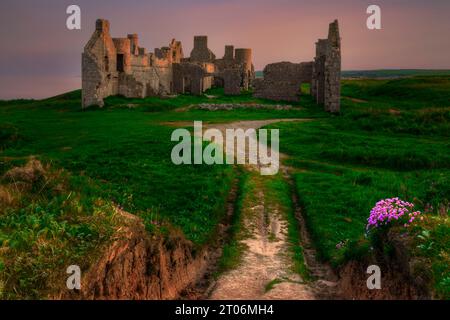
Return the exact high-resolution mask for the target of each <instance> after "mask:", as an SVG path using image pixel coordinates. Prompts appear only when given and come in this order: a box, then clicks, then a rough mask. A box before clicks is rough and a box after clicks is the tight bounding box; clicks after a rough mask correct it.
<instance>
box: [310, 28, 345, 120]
mask: <svg viewBox="0 0 450 320" xmlns="http://www.w3.org/2000/svg"><path fill="white" fill-rule="evenodd" d="M311 94H312V95H313V96H314V97H315V99H316V102H317V103H319V104H323V105H324V108H325V110H326V111H329V112H333V113H335V112H339V111H340V106H341V103H340V101H341V38H340V34H339V23H338V21H337V20H335V21H334V22H333V23H331V24H330V26H329V30H328V38H327V39H319V41H318V42H317V43H316V57H315V58H314V64H313V78H312V82H311Z"/></svg>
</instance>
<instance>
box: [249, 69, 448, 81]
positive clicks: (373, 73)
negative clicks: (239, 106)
mask: <svg viewBox="0 0 450 320" xmlns="http://www.w3.org/2000/svg"><path fill="white" fill-rule="evenodd" d="M445 75H450V70H425V69H398V70H395V69H386V70H382V69H381V70H344V71H342V77H343V78H344V79H349V78H367V79H383V78H400V77H414V76H445ZM256 77H258V78H261V77H263V72H262V71H256Z"/></svg>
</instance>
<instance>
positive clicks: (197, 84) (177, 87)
mask: <svg viewBox="0 0 450 320" xmlns="http://www.w3.org/2000/svg"><path fill="white" fill-rule="evenodd" d="M208 68H211V66H205V65H203V64H200V63H195V62H184V63H176V64H174V65H173V90H174V92H175V93H182V94H183V93H191V94H196V95H199V94H202V93H203V92H204V91H205V90H207V89H209V88H211V86H212V83H213V77H212V76H210V75H208V74H207V73H206V72H205V69H208Z"/></svg>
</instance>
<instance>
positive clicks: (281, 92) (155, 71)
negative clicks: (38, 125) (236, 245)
mask: <svg viewBox="0 0 450 320" xmlns="http://www.w3.org/2000/svg"><path fill="white" fill-rule="evenodd" d="M340 40H341V39H340V35H339V26H338V22H337V20H336V21H334V22H333V23H331V24H330V27H329V33H328V38H327V39H320V40H319V41H318V42H317V43H316V57H315V58H314V61H311V62H302V63H291V62H279V63H273V64H269V65H267V66H266V67H265V68H264V71H263V75H264V77H263V78H261V79H256V78H255V68H254V66H253V63H252V50H251V49H247V48H236V49H235V48H234V47H233V46H232V45H226V46H225V54H224V56H223V57H222V58H220V59H218V58H216V55H215V54H214V53H213V52H212V51H211V50H210V49H209V48H208V38H207V36H195V37H194V47H193V49H192V51H191V53H190V57H188V58H185V57H184V53H183V48H182V45H181V42H180V41H176V40H175V39H173V40H172V41H171V42H170V44H169V45H168V46H167V47H162V48H155V49H154V52H147V50H146V49H144V48H142V47H140V46H139V39H138V36H137V35H136V34H129V35H128V36H127V37H126V38H112V37H111V35H110V25H109V22H108V21H107V20H103V19H99V20H97V21H96V26H95V31H94V33H93V35H92V36H91V38H90V40H89V41H88V43H87V44H86V46H85V48H84V52H83V54H82V106H83V108H85V107H88V106H91V105H98V106H100V107H102V106H103V105H104V101H103V99H104V98H106V97H108V96H112V95H123V96H125V97H129V98H145V97H149V96H165V95H171V94H184V93H190V94H195V95H200V94H203V93H204V92H205V91H206V90H208V89H210V88H211V87H213V86H215V87H223V88H224V93H225V94H226V95H239V94H240V93H241V91H242V90H248V89H252V90H253V95H254V96H255V97H259V98H266V99H271V100H283V101H298V100H299V95H300V90H299V89H300V86H301V84H302V83H309V84H310V85H311V95H312V96H313V97H314V98H315V100H316V102H317V103H318V104H323V105H324V107H325V110H326V111H329V112H339V109H340V80H341V75H340V74H341V50H340V45H341V44H340V42H341V41H340Z"/></svg>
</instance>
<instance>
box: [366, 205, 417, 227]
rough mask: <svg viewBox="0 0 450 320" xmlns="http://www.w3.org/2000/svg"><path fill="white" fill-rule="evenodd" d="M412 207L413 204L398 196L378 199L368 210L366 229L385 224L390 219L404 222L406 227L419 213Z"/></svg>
mask: <svg viewBox="0 0 450 320" xmlns="http://www.w3.org/2000/svg"><path fill="white" fill-rule="evenodd" d="M413 208H414V204H412V203H410V202H406V201H403V200H401V199H399V198H391V199H385V200H381V201H378V202H377V204H376V205H375V207H373V209H372V210H371V211H370V216H369V219H367V222H368V224H367V229H369V228H376V227H379V226H383V225H387V224H388V223H390V222H391V221H401V222H404V226H405V227H407V226H408V225H409V224H411V223H412V222H413V221H414V220H415V219H416V218H417V216H419V215H420V214H421V212H420V211H413Z"/></svg>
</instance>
